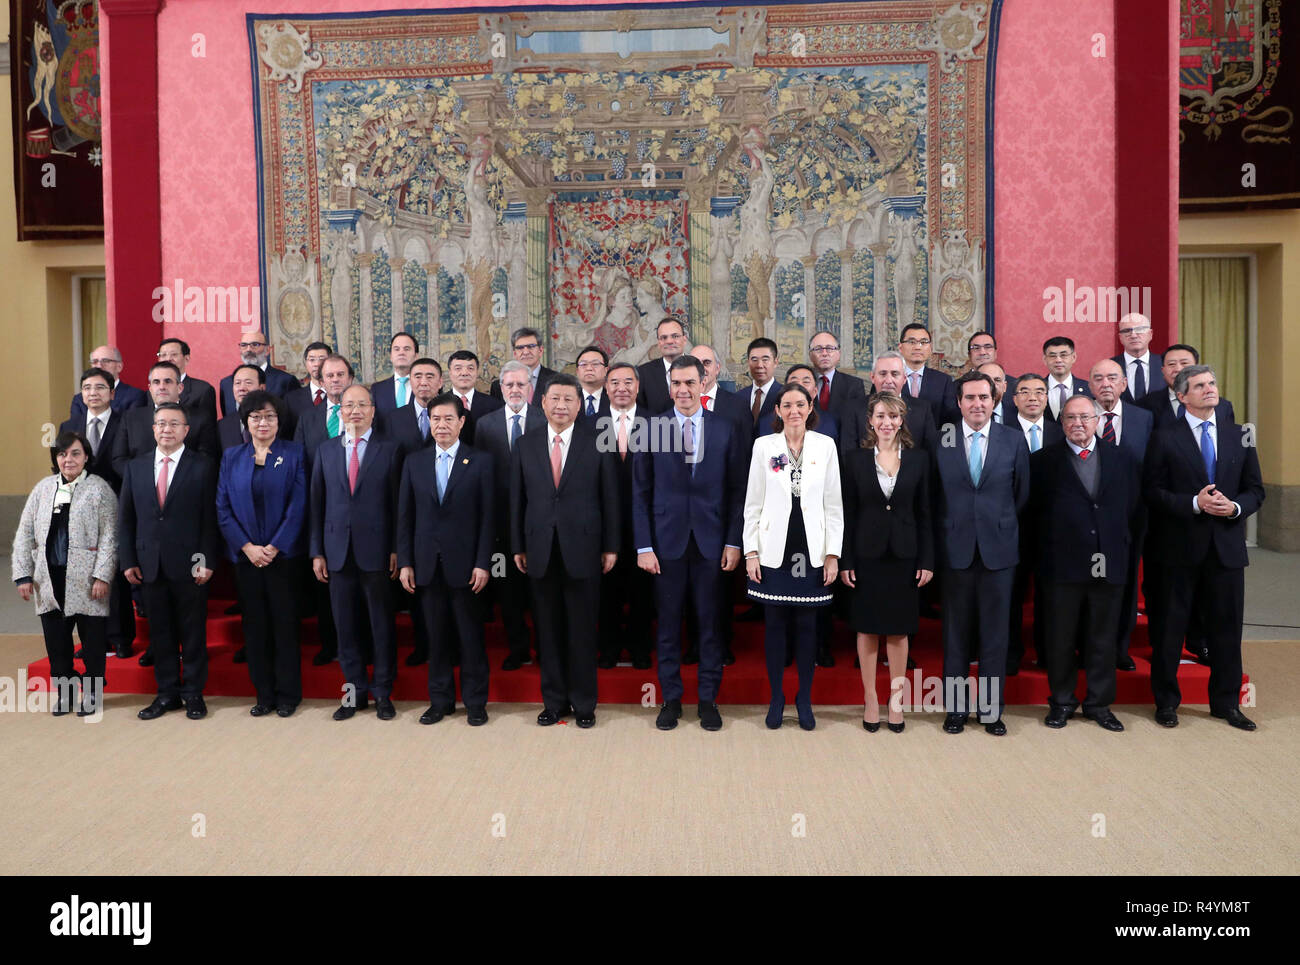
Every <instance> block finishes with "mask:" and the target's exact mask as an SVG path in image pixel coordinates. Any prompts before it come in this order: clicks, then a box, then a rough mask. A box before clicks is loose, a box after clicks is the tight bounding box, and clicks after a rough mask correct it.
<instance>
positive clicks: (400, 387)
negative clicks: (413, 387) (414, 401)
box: [393, 375, 407, 409]
mask: <svg viewBox="0 0 1300 965" xmlns="http://www.w3.org/2000/svg"><path fill="white" fill-rule="evenodd" d="M406 378H407V377H406V376H405V375H399V376H397V378H395V379H393V383H394V391H395V392H396V395H397V407H398V408H399V409H400V408H401V407H402V406H404V405H406Z"/></svg>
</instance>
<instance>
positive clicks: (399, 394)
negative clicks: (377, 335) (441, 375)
mask: <svg viewBox="0 0 1300 965" xmlns="http://www.w3.org/2000/svg"><path fill="white" fill-rule="evenodd" d="M419 354H420V343H419V342H417V341H416V340H415V336H414V335H412V334H411V333H410V332H398V333H397V334H395V335H394V336H393V337H392V339H391V340H390V341H389V343H388V360H389V361H390V362H391V363H392V365H393V374H392V375H390V376H389V377H388V378H386V379H380V380H379V381H378V382H376V383H375V384H374V385H372V386H371V387H370V394H371V396H372V397H373V398H374V400H375V411H376V412H381V413H386V412H392V411H393V410H394V409H400V408H401V407H402V406H404V405H408V404H409V403H410V401H411V395H412V388H411V365H412V364H413V363H414V362H415V360H416V358H417V357H418V356H419Z"/></svg>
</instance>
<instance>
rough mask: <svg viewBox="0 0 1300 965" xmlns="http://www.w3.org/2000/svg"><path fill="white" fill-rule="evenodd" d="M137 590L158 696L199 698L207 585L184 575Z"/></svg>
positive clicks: (204, 661) (203, 669) (204, 656)
mask: <svg viewBox="0 0 1300 965" xmlns="http://www.w3.org/2000/svg"><path fill="white" fill-rule="evenodd" d="M250 566H251V564H250ZM141 590H142V593H143V596H144V605H145V607H146V609H147V610H148V612H149V649H150V650H152V651H153V660H154V663H153V675H154V679H155V680H157V682H158V696H159V697H163V698H172V697H181V698H183V699H187V700H188V699H189V698H190V697H201V696H202V695H203V687H204V686H205V685H206V684H207V682H208V631H207V616H208V588H207V586H206V585H204V586H199V585H198V584H197V583H195V582H194V578H193V577H191V576H189V575H188V574H187V575H186V576H184V577H182V578H181V579H179V580H169V579H167V578H165V577H162V578H160V579H157V580H154V581H153V582H151V583H145V584H143V586H142V587H141ZM182 666H184V680H183V681H182V679H181V668H182Z"/></svg>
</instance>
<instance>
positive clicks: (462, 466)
mask: <svg viewBox="0 0 1300 965" xmlns="http://www.w3.org/2000/svg"><path fill="white" fill-rule="evenodd" d="M520 441H521V442H522V440H520ZM440 452H442V450H441V449H439V448H438V446H437V444H436V443H435V444H434V445H431V446H429V447H427V448H425V449H421V450H420V451H419V452H417V453H414V454H413V455H412V456H411V457H410V458H409V459H407V460H406V465H405V466H404V467H403V469H402V476H401V489H400V494H399V496H398V503H397V565H398V566H412V567H414V568H415V582H416V583H417V584H419V585H420V586H428V585H429V583H430V582H431V581H432V580H433V576H434V573H435V572H436V571H437V568H438V562H439V561H441V562H442V567H443V578H444V579H445V580H446V581H447V584H448V585H449V586H453V587H467V586H469V582H470V578H471V577H472V576H473V571H474V570H475V569H481V570H491V568H492V548H493V544H494V542H495V537H496V500H495V499H494V498H493V493H492V477H493V475H494V474H495V470H494V468H493V465H492V457H491V456H489V455H488V454H487V453H486V452H481V451H479V450H478V449H475V448H474V447H472V446H467V445H465V443H463V442H462V443H461V444H460V447H459V448H458V449H457V450H456V459H455V461H454V462H453V464H452V467H451V473H450V474H449V475H448V476H447V490H446V492H445V493H444V494H443V497H442V501H441V502H439V501H438V482H437V466H438V454H439V453H440ZM570 458H572V455H570ZM547 470H548V472H549V470H550V462H549V459H548V461H547ZM528 562H529V567H528V568H529V571H530V572H531V570H532V559H531V558H530V559H529V561H528ZM510 565H511V566H513V565H514V564H513V563H511V564H510Z"/></svg>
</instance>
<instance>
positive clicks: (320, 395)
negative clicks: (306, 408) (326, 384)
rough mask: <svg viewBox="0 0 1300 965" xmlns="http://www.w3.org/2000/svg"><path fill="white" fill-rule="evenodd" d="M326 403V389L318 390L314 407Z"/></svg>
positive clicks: (313, 403)
mask: <svg viewBox="0 0 1300 965" xmlns="http://www.w3.org/2000/svg"><path fill="white" fill-rule="evenodd" d="M324 401H325V390H324V389H317V390H316V398H315V399H314V400H312V405H320V404H321V403H322V402H324Z"/></svg>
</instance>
